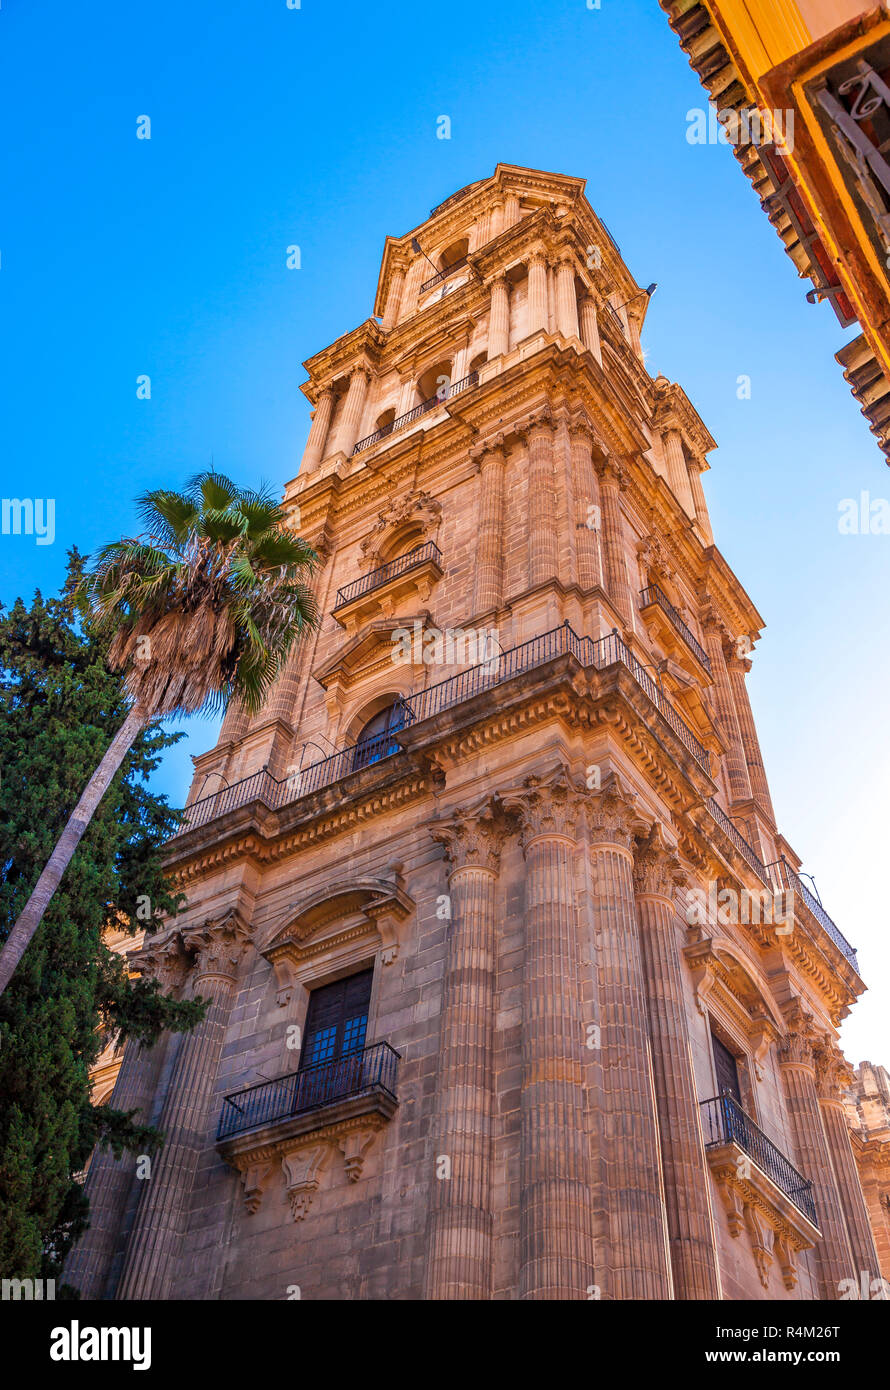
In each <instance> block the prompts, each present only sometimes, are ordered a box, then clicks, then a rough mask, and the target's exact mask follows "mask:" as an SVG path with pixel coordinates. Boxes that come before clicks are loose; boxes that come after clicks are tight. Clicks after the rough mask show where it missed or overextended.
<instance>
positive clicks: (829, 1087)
mask: <svg viewBox="0 0 890 1390" xmlns="http://www.w3.org/2000/svg"><path fill="white" fill-rule="evenodd" d="M813 1057H814V1060H815V1063H816V1091H817V1094H818V1096H819V1099H820V1100H825V1101H834V1102H836V1103H837V1104H843V1101H844V1096H845V1095H846V1094H847V1093H848V1092H849V1089H850V1087H851V1086H852V1084H853V1082H854V1080H855V1077H854V1074H853V1068H852V1067H851V1066H850V1064H849V1062H848V1061H847V1059H846V1057H845V1056H844V1054H843V1053H842V1052H841V1050H840V1048H839V1047H837V1045H836V1044H835V1043H833V1042H832V1041H831V1040H830V1039H825V1040H823V1042H822V1043H821V1044H817V1045H816V1046H815V1047H814V1049H813Z"/></svg>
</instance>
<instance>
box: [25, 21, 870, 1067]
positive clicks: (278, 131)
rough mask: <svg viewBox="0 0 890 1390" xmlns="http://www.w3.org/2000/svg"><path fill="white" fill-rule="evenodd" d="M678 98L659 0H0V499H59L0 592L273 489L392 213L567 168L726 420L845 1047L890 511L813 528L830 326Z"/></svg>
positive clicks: (784, 782)
mask: <svg viewBox="0 0 890 1390" xmlns="http://www.w3.org/2000/svg"><path fill="white" fill-rule="evenodd" d="M703 106H704V93H703V91H702V89H701V88H700V86H699V84H698V81H697V79H696V78H695V76H694V74H693V73H692V72H691V71H690V69H689V67H688V65H687V61H686V58H685V56H684V55H683V53H682V51H681V50H680V47H679V45H678V43H677V40H676V38H675V37H674V35H673V34H672V33H671V30H670V28H669V26H668V23H667V20H666V18H665V16H664V14H663V13H662V11H661V10H660V8H659V6H658V4H657V3H656V0H601V5H600V8H599V9H593V10H591V9H588V8H587V6H586V3H585V0H548V3H547V4H546V5H542V4H540V3H530V2H529V0H511V3H509V4H508V3H505V0H489V3H487V4H485V5H479V4H478V3H475V4H469V3H466V0H453V2H452V3H451V4H450V5H449V6H447V7H445V8H444V9H438V8H430V7H428V6H416V7H410V6H407V5H405V4H395V3H392V0H378V3H375V4H361V3H358V2H357V0H348V3H344V0H340V3H333V2H332V0H327V3H325V2H324V0H302V8H301V9H289V8H288V6H287V3H286V0H250V3H249V4H248V3H242V4H234V3H224V2H222V3H214V4H211V3H209V0H189V3H188V4H187V5H183V4H182V3H181V0H180V3H179V4H175V5H174V4H172V3H169V2H168V3H154V4H152V5H150V6H130V5H121V4H120V3H119V0H118V3H116V4H111V3H95V4H93V5H89V6H73V5H70V4H63V3H61V0H53V2H52V3H30V4H26V3H24V0H6V3H5V4H4V5H3V8H2V11H0V120H2V140H0V186H2V187H3V189H4V191H5V195H6V196H5V198H4V205H5V206H4V209H3V212H2V216H0V314H2V323H3V332H2V335H0V448H2V454H0V457H2V461H3V484H2V492H3V496H33V497H52V498H55V504H56V522H55V541H54V544H52V545H45V546H38V545H36V544H35V539H34V537H15V536H2V537H0V597H2V598H3V599H4V601H9V600H11V599H12V598H13V597H14V596H15V595H17V594H19V593H24V594H26V595H30V593H31V592H32V590H33V588H34V587H35V586H38V585H39V586H40V587H42V588H43V589H44V590H45V591H47V592H49V591H52V590H54V589H55V588H56V587H57V586H58V584H59V582H60V580H61V578H62V575H63V571H64V563H65V552H66V549H67V548H68V546H70V545H71V544H74V543H76V544H77V545H78V546H79V547H80V548H81V549H82V550H85V551H87V552H89V551H90V550H92V549H95V548H96V547H97V546H98V545H100V544H101V543H103V542H104V541H106V540H110V539H113V538H115V537H116V536H118V535H119V534H121V533H122V532H125V531H128V530H131V529H135V527H134V513H133V510H132V506H131V500H132V498H133V497H134V496H136V495H137V494H138V493H139V492H141V491H142V490H144V489H145V488H149V487H153V486H157V485H160V484H165V485H169V484H175V483H177V482H180V481H183V480H184V479H185V478H186V477H187V476H188V475H189V474H190V473H192V472H193V471H195V470H197V469H199V468H202V467H204V466H206V465H207V464H208V463H209V462H210V460H211V457H212V458H213V460H214V462H215V463H216V465H217V466H218V467H219V468H221V469H224V470H225V471H226V472H228V473H230V474H231V475H233V476H234V477H236V478H238V479H244V480H245V481H247V480H251V481H255V480H258V479H260V478H263V479H265V480H267V481H269V482H271V483H273V484H275V485H276V486H281V485H283V484H284V483H285V481H286V480H287V479H289V478H290V477H292V476H293V475H294V473H295V471H296V467H297V463H298V460H299V457H300V453H301V451H302V446H303V442H304V440H305V435H306V432H307V430H308V424H309V419H308V406H307V404H306V402H305V399H304V398H303V397H302V395H301V394H300V393H299V391H298V385H299V383H300V381H301V380H303V379H304V373H303V371H302V368H301V366H300V364H301V362H302V361H303V360H304V359H305V358H307V357H308V356H310V355H311V354H312V353H314V352H316V351H317V350H318V349H320V348H321V347H323V346H325V345H326V344H327V343H329V342H330V341H331V340H332V339H334V338H335V337H337V336H339V335H340V334H341V333H343V332H345V331H347V330H348V329H349V328H351V327H353V326H355V325H356V324H357V323H359V322H360V321H361V320H362V319H364V318H366V317H367V316H368V315H369V314H370V313H371V311H372V308H373V296H374V288H375V285H376V279H377V272H378V267H379V258H380V254H381V251H382V245H383V239H384V237H385V236H386V235H387V234H388V233H394V234H401V233H403V232H404V231H406V230H408V229H409V228H410V227H413V226H415V225H416V224H417V223H418V222H420V221H422V219H423V218H424V216H425V215H426V214H427V213H428V211H429V208H430V207H432V206H433V205H434V204H435V203H437V202H439V201H441V200H442V199H443V198H445V197H446V196H447V195H448V194H449V193H451V192H453V191H455V190H456V189H457V188H459V187H460V186H461V185H463V184H465V183H467V182H469V181H471V180H473V179H476V178H479V177H481V176H483V175H486V174H488V173H490V172H491V171H492V170H493V168H494V166H495V164H496V163H497V162H498V161H499V160H501V161H504V162H509V163H516V164H526V165H531V166H534V167H538V168H544V169H554V170H557V171H559V172H562V173H567V174H578V175H582V176H584V177H586V178H587V180H588V186H587V192H588V196H589V198H590V200H591V202H592V203H593V206H594V207H595V208H596V210H597V211H598V212H599V213H600V214H601V215H602V216H603V218H604V219H605V221H606V222H607V223H608V226H609V228H610V229H611V232H612V234H613V236H614V237H615V239H616V241H617V242H618V244H619V245H620V247H621V250H622V252H623V254H624V257H625V259H626V261H627V262H628V264H629V266H630V268H631V270H632V272H633V273H634V274H635V275H636V277H637V279H638V281H639V282H640V283H642V284H644V285H645V284H647V283H649V281H651V280H656V281H657V282H658V285H659V288H658V292H657V294H656V295H655V297H654V299H653V301H652V306H651V309H650V313H649V319H648V323H647V330H646V334H645V337H644V345H645V347H646V349H647V352H648V361H649V365H650V369H651V370H652V371H653V372H655V371H662V372H664V373H665V374H666V375H667V376H669V377H670V378H671V379H672V380H676V381H679V382H680V383H681V384H682V385H683V387H684V389H685V390H686V392H687V393H688V395H689V396H690V398H691V400H692V401H693V403H694V404H695V405H696V407H697V408H698V410H699V412H700V413H701V415H702V417H703V419H704V421H705V423H706V424H707V425H708V427H709V429H710V430H711V432H712V434H713V435H714V436H715V438H716V439H717V441H718V444H719V449H718V450H717V451H716V452H715V453H714V454H713V455H712V456H711V462H712V470H711V472H710V473H708V474H707V475H706V477H705V487H706V491H707V495H708V498H709V502H710V506H711V511H712V517H713V523H714V530H715V533H716V537H717V541H718V544H719V545H720V547H721V549H722V550H723V552H724V554H725V555H726V557H727V559H728V561H729V562H730V564H732V565H733V567H734V568H735V570H736V572H737V573H738V575H739V577H740V578H741V580H742V582H743V584H744V585H745V587H746V588H747V590H748V592H749V593H750V594H751V596H752V598H753V600H754V602H755V603H756V604H757V606H758V607H759V609H760V611H761V613H762V614H763V616H764V618H765V620H766V623H767V628H766V631H765V635H764V637H763V639H762V641H761V643H760V644H759V646H758V649H757V652H756V656H755V666H754V672H753V674H752V676H751V678H750V687H751V695H752V702H753V705H754V712H755V717H756V718H757V720H758V726H759V730H760V735H761V741H762V744H763V748H764V755H765V759H766V765H767V770H768V774H769V777H770V781H771V786H772V790H773V799H774V802H775V805H776V811H777V815H778V817H779V821H780V825H781V827H782V829H783V831H784V833H785V834H786V836H787V837H788V839H789V840H790V842H791V843H792V844H793V845H794V846H795V848H796V849H797V851H798V852H799V853H800V854H801V855H802V856H803V858H804V867H805V868H806V869H808V870H809V871H811V872H813V873H814V874H815V875H816V880H817V883H818V885H819V889H820V892H821V894H822V898H823V901H824V902H825V904H826V907H827V908H828V910H829V911H830V912H831V913H832V915H833V917H834V918H835V920H836V921H837V923H838V925H839V927H840V928H841V930H842V931H843V932H844V933H845V934H846V935H847V936H848V937H849V939H850V940H851V941H852V942H853V943H854V945H856V946H857V947H858V948H859V949H860V961H861V965H862V968H863V971H864V974H865V975H866V978H867V979H868V981H869V982H870V984H871V992H870V993H869V994H868V995H866V996H865V999H864V1000H863V1002H862V1003H861V1004H860V1005H859V1006H858V1007H857V1009H856V1010H855V1013H854V1018H853V1019H852V1020H851V1021H850V1023H848V1024H847V1025H845V1028H844V1033H843V1041H844V1043H845V1046H846V1047H847V1050H848V1054H849V1055H850V1056H851V1058H852V1059H853V1060H854V1061H859V1060H860V1059H861V1058H863V1057H869V1058H870V1059H871V1060H873V1061H875V1062H884V1063H888V1062H890V1031H888V1028H887V1024H886V1014H887V1011H888V989H890V984H888V974H890V949H888V946H887V944H886V943H887V933H886V930H885V922H886V906H885V902H886V890H885V885H884V873H885V860H886V854H885V851H884V825H885V823H886V820H887V815H886V802H887V792H886V788H887V786H888V783H890V752H888V738H887V732H886V730H887V723H886V710H885V708H884V700H883V692H884V690H885V689H886V686H887V681H888V674H890V671H888V666H890V660H888V641H887V637H888V621H890V620H888V607H887V603H886V573H887V555H888V548H890V537H888V536H883V535H873V534H869V535H858V536H856V535H841V534H839V532H838V524H837V523H838V506H839V503H840V502H841V501H842V499H844V498H847V497H850V496H856V497H858V495H859V493H860V492H861V491H863V490H867V491H868V492H869V493H870V496H871V498H872V499H873V500H874V499H876V498H883V497H887V496H888V495H890V480H888V477H887V472H886V467H885V465H884V462H883V459H882V456H881V455H880V453H879V452H878V449H877V447H876V446H875V444H874V443H873V441H872V439H871V436H870V434H869V432H868V429H867V427H866V425H865V422H864V421H863V420H862V419H861V417H860V415H859V412H858V408H857V406H856V405H855V403H854V401H853V399H852V397H851V396H850V394H849V391H848V389H847V386H846V383H845V382H844V380H843V377H842V374H841V371H840V368H839V367H838V365H837V364H836V363H835V362H834V360H833V354H834V352H835V351H836V350H837V349H838V348H839V347H840V346H841V345H842V343H843V342H844V341H846V340H847V339H848V338H850V337H851V336H853V332H852V331H847V332H844V331H842V330H841V329H840V328H839V326H838V324H837V321H836V319H835V318H834V315H833V313H832V311H831V309H830V308H829V307H828V305H822V306H819V307H813V306H811V305H809V304H807V302H806V300H805V291H806V289H807V288H808V283H804V282H801V281H799V280H798V279H797V276H796V273H795V271H794V268H793V266H792V265H791V262H790V261H789V260H788V259H787V257H786V256H785V255H784V253H783V251H782V248H781V243H780V242H779V240H778V238H777V236H776V234H775V233H774V232H773V230H772V228H771V227H770V225H769V223H768V222H767V219H766V217H765V216H764V214H763V213H762V212H761V210H760V206H759V203H758V200H757V198H756V196H755V194H754V193H753V191H752V190H751V189H750V187H749V185H748V184H747V182H746V180H745V178H744V176H743V175H742V173H741V171H740V169H739V168H738V166H737V165H736V163H735V160H734V159H733V156H732V154H731V151H730V150H729V149H727V148H725V147H723V146H707V145H704V146H702V145H690V144H688V143H687V141H686V130H687V119H686V117H687V112H688V111H689V110H690V108H693V107H698V108H700V107H703ZM143 115H148V116H150V118H151V139H150V140H137V138H136V130H137V118H138V117H140V116H143ZM440 115H448V116H449V117H450V118H451V129H452V138H451V139H450V140H438V139H437V138H436V121H437V118H438V117H439V116H440ZM291 244H298V245H299V246H300V248H301V260H302V266H301V269H300V270H288V269H287V265H286V257H287V248H288V246H289V245H291ZM143 374H147V375H149V376H150V378H151V399H150V400H139V399H137V395H136V383H137V377H139V376H141V375H143ZM742 374H745V375H748V376H750V378H751V397H750V399H747V400H739V399H738V397H737V379H738V377H739V376H740V375H742ZM214 737H215V726H214V725H213V724H210V723H207V722H201V721H192V723H191V724H190V725H189V726H188V740H187V741H186V740H184V741H183V742H182V743H181V744H180V745H179V747H178V748H177V749H176V750H174V751H173V752H171V754H170V756H169V758H168V760H167V762H166V764H165V766H164V768H163V770H162V772H161V773H160V774H159V776H158V786H159V788H161V789H163V790H165V791H167V792H168V793H169V794H170V796H171V798H172V799H173V800H174V801H181V800H182V798H183V797H184V795H185V791H186V789H187V786H188V781H189V773H190V763H189V754H190V753H197V752H200V751H201V750H202V749H204V748H205V747H207V746H208V745H209V744H211V743H212V742H213V741H214Z"/></svg>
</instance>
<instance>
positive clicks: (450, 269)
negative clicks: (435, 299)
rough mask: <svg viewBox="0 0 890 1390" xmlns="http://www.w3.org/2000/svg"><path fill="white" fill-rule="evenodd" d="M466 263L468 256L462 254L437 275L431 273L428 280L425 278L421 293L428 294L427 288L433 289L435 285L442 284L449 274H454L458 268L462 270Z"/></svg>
mask: <svg viewBox="0 0 890 1390" xmlns="http://www.w3.org/2000/svg"><path fill="white" fill-rule="evenodd" d="M466 263H467V258H466V256H461V257H460V258H459V259H458V260H456V261H452V262H451V265H446V266H443V267H442V269H441V270H440V271H439V272H438V273H437V274H436V275H431V276H430V278H429V279H428V280H424V282H423V284H422V285H421V287H420V293H421V294H426V292H427V290H431V289H432V288H433V286H434V285H441V283H442V281H443V280H447V279H448V277H449V275H453V274H454V272H455V271H456V270H462V269H463V267H464V266H465V265H466Z"/></svg>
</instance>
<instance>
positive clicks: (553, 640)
mask: <svg viewBox="0 0 890 1390" xmlns="http://www.w3.org/2000/svg"><path fill="white" fill-rule="evenodd" d="M458 631H459V630H458ZM472 631H473V630H471V632H472ZM465 636H467V634H465ZM455 644H456V643H455ZM483 646H484V659H483V660H482V661H479V662H477V663H476V664H475V665H473V666H470V667H468V668H467V669H466V670H465V671H460V672H459V673H458V674H457V675H456V676H449V677H448V678H447V679H446V680H443V681H439V682H438V684H436V685H432V686H429V687H428V688H427V689H426V690H418V691H417V693H416V694H414V695H409V696H407V697H406V698H405V699H403V700H402V701H401V716H402V717H401V721H400V723H399V725H398V726H397V727H393V726H391V727H390V728H389V729H388V730H386V731H385V732H383V733H380V734H375V735H374V737H373V738H371V739H364V740H361V741H360V742H359V743H357V744H353V745H352V746H351V747H349V748H344V749H342V750H340V751H339V752H337V753H332V754H330V756H328V757H327V758H322V759H321V760H320V761H319V762H315V763H310V764H309V765H308V766H307V767H305V768H302V769H301V770H300V771H299V772H296V773H294V774H292V775H291V776H289V777H286V778H283V779H280V780H279V779H278V778H276V777H273V776H272V774H271V773H269V772H267V771H266V770H265V769H264V770H263V771H261V772H255V773H252V774H251V776H250V777H246V778H244V780H243V781H241V782H236V783H235V784H234V786H231V787H225V788H223V790H222V791H218V792H214V793H212V795H211V796H208V797H204V798H202V799H201V800H200V801H195V802H193V803H192V805H191V806H188V807H186V811H185V818H184V820H183V824H182V825H181V826H180V828H179V830H178V831H177V834H180V835H182V834H185V832H186V831H188V830H194V829H196V828H197V827H198V826H201V825H205V824H206V823H207V822H208V821H210V820H215V819H216V818H217V816H221V815H225V813H226V812H228V811H231V810H233V809H234V808H235V807H237V806H243V805H245V804H246V803H247V802H250V801H262V802H263V803H264V804H265V805H266V806H267V807H269V809H270V810H278V809H279V808H280V807H282V806H284V805H287V804H288V803H290V802H292V801H296V800H298V799H299V798H300V797H303V796H308V795H309V794H310V793H311V792H315V791H318V790H320V789H321V788H322V787H326V786H330V785H331V783H333V782H337V781H339V779H340V778H341V777H345V776H347V774H348V773H350V772H355V771H356V770H357V769H358V768H361V767H366V766H367V765H368V764H369V763H372V762H377V761H379V759H381V758H385V757H388V756H389V755H390V754H392V753H397V752H398V751H399V748H400V745H399V741H398V733H399V729H400V728H404V727H406V726H407V725H409V724H416V723H420V722H421V721H423V720H425V719H431V718H433V716H434V715H437V714H440V713H441V712H442V711H443V710H446V709H451V708H452V707H453V706H454V705H458V704H461V703H462V702H463V701H464V700H470V699H472V698H473V697H474V696H476V695H479V694H481V693H482V692H483V691H484V690H488V689H490V688H491V687H492V686H496V685H501V684H503V682H504V681H508V680H512V678H513V677H514V676H518V675H521V674H522V673H523V672H526V671H530V670H533V669H534V667H536V666H542V665H543V664H544V663H545V662H548V661H552V660H553V659H554V658H555V657H558V656H565V655H566V654H567V653H571V654H572V655H573V656H574V657H575V658H576V659H577V660H578V661H579V662H580V664H581V665H582V666H594V667H596V668H597V670H603V669H605V667H607V666H613V665H615V664H616V663H621V664H622V665H624V666H625V667H627V669H628V670H629V671H630V672H631V673H632V675H633V676H634V679H635V680H636V682H637V684H638V685H639V686H640V688H641V689H642V690H643V691H644V692H645V694H646V695H647V696H648V698H649V700H650V702H651V703H652V704H653V705H654V706H655V708H656V710H657V711H658V713H659V714H660V715H661V717H662V719H663V720H664V721H665V723H666V724H668V725H669V726H670V727H671V729H673V731H674V733H675V734H676V736H677V738H678V739H679V740H680V742H681V743H682V744H683V746H684V747H685V748H686V749H688V751H689V752H690V753H691V754H692V756H693V757H694V758H695V760H696V762H697V763H698V764H699V766H700V767H701V768H702V769H703V771H705V772H709V770H710V764H709V758H708V751H707V749H706V748H704V747H703V745H702V744H701V743H700V742H699V740H698V739H697V738H696V736H695V734H694V733H693V732H692V730H691V729H690V728H689V727H688V725H686V724H685V723H684V722H683V720H682V719H681V718H680V716H679V714H678V713H677V711H676V710H675V709H674V708H673V706H672V705H671V704H670V703H669V701H668V700H667V698H666V697H665V695H664V693H663V692H662V690H661V689H660V687H659V686H658V685H656V683H655V681H653V680H652V679H651V678H650V677H649V676H648V674H647V673H646V670H645V669H644V667H643V665H642V664H641V662H639V661H637V659H636V657H635V656H634V654H633V652H632V651H631V650H630V648H629V647H628V646H627V644H626V643H625V642H624V641H623V640H622V638H621V637H619V636H618V634H617V632H612V633H610V635H609V636H608V637H601V638H599V640H594V639H593V638H592V637H579V636H578V634H577V633H576V632H575V631H574V629H573V628H572V627H570V625H569V624H568V622H565V623H563V624H562V626H561V627H555V628H551V630H550V631H549V632H545V633H542V634H541V635H540V636H539V637H532V638H530V640H529V641H528V642H523V643H521V644H520V645H519V646H517V647H511V648H509V649H508V650H507V651H498V650H496V649H493V648H492V647H491V646H489V645H488V644H487V643H483ZM477 652H478V644H477ZM715 804H716V803H715ZM720 814H721V815H722V814H723V813H722V812H721V813H720ZM736 833H738V832H736ZM752 853H753V851H752Z"/></svg>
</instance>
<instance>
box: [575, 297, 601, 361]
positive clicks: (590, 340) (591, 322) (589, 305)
mask: <svg viewBox="0 0 890 1390" xmlns="http://www.w3.org/2000/svg"><path fill="white" fill-rule="evenodd" d="M580 329H581V341H582V343H583V344H584V346H585V347H586V348H587V349H588V351H590V352H592V353H593V355H594V357H595V358H596V360H597V362H599V364H600V366H602V365H603V349H602V346H601V344H600V330H599V324H598V323H597V318H596V304H595V302H594V299H593V296H592V295H589V294H588V295H585V297H584V298H583V299H582V300H581V305H580Z"/></svg>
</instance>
